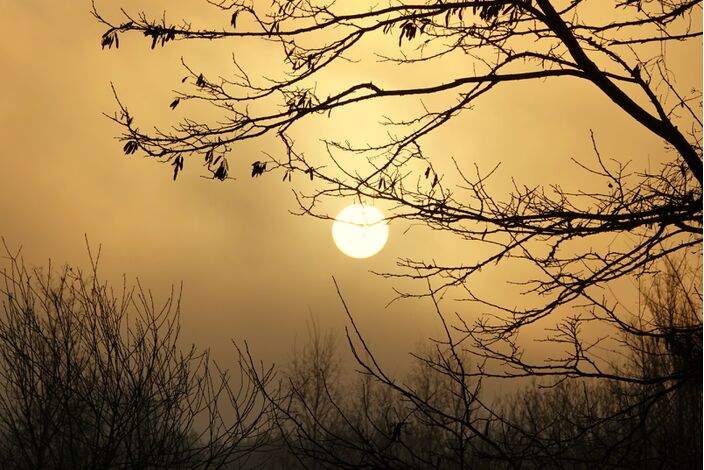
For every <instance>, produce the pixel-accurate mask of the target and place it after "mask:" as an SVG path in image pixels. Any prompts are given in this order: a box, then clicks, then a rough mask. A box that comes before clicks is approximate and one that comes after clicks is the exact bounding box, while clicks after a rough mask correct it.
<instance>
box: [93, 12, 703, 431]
mask: <svg viewBox="0 0 704 470" xmlns="http://www.w3.org/2000/svg"><path fill="white" fill-rule="evenodd" d="M208 3H209V4H210V5H212V6H213V8H216V9H220V10H222V13H223V16H224V18H225V20H226V21H227V22H228V23H229V24H228V25H227V26H222V27H220V26H217V27H208V26H207V25H201V26H194V25H192V24H191V23H190V22H189V21H187V20H184V21H181V22H178V23H172V22H168V21H167V20H166V17H165V16H164V17H162V18H161V19H152V18H151V17H149V16H148V15H146V14H144V13H131V12H127V11H123V12H122V15H123V17H122V18H107V17H106V16H105V15H102V14H101V12H100V11H99V8H97V7H96V6H94V11H93V13H94V15H95V17H96V18H97V19H98V21H100V22H102V23H103V24H104V25H105V26H106V27H107V30H106V32H105V34H104V35H103V36H102V38H101V44H102V45H103V47H107V48H111V47H112V46H116V47H117V46H118V44H119V40H120V38H122V37H123V36H125V35H129V34H130V33H142V34H143V35H144V36H146V37H147V38H148V40H149V41H150V42H151V46H152V48H154V47H156V46H167V45H170V44H171V42H173V41H175V40H201V39H203V40H210V41H216V40H222V41H231V43H232V44H233V48H234V55H233V63H232V66H231V70H230V71H229V73H228V72H227V71H223V76H222V77H218V78H214V77H212V76H206V74H203V73H201V72H199V71H198V69H197V68H195V67H192V66H190V65H188V64H187V62H185V61H184V64H185V68H186V71H187V72H186V73H187V76H186V77H185V78H184V83H185V85H183V89H182V91H179V92H177V94H176V96H175V98H174V100H173V101H172V102H171V108H174V109H176V108H178V109H181V108H182V107H185V106H186V105H187V104H188V103H189V102H192V103H194V102H201V103H207V104H210V105H212V106H213V107H214V109H215V111H216V112H217V113H218V116H220V117H221V119H219V120H218V121H217V123H216V124H213V123H209V122H199V121H195V120H194V119H189V118H185V119H183V120H182V121H181V123H180V124H178V125H177V126H175V127H174V128H172V129H171V130H156V131H153V132H145V131H142V130H140V127H139V126H138V125H137V121H136V118H135V117H134V116H133V115H132V114H131V113H130V112H129V111H128V108H127V106H126V105H125V104H124V103H123V102H122V101H120V100H119V99H118V106H119V109H118V111H117V112H116V113H115V115H114V116H112V119H113V120H114V121H115V122H116V123H117V124H118V125H120V126H121V129H122V135H121V137H120V138H121V139H122V141H123V142H124V151H125V153H126V154H128V155H129V154H133V153H136V152H139V153H142V154H144V155H147V156H150V157H154V158H156V159H158V160H160V161H165V162H170V163H171V164H172V165H173V175H174V178H176V176H177V175H178V173H179V172H180V171H181V170H182V169H183V167H184V163H185V162H186V161H187V160H188V161H191V160H196V161H198V160H200V161H202V162H204V164H205V167H206V168H207V170H209V171H210V174H211V175H212V177H213V178H214V179H219V180H224V179H227V178H228V175H229V173H228V172H229V166H228V158H234V157H233V156H235V155H238V146H239V145H242V144H243V143H244V142H246V141H249V140H251V139H259V138H264V137H266V136H273V137H276V138H277V139H278V141H279V142H280V145H281V148H280V152H279V153H277V154H274V155H271V156H267V157H266V158H264V157H263V158H262V159H261V160H259V161H255V162H253V163H252V170H251V176H252V177H257V176H260V175H262V174H264V173H267V172H270V171H278V172H279V176H283V178H284V180H291V179H292V175H295V174H301V175H304V176H305V177H307V178H310V179H311V180H313V182H314V183H313V184H314V185H315V189H313V190H312V192H306V193H303V192H301V191H297V193H296V195H297V201H298V203H299V204H300V207H301V211H302V212H303V213H306V214H311V215H313V216H317V217H324V218H325V217H328V215H327V214H325V212H324V207H325V206H324V204H323V203H324V201H325V200H326V199H328V198H339V197H354V198H358V199H362V200H375V201H382V202H383V203H386V204H388V206H389V207H391V208H392V210H393V212H392V215H391V216H390V218H394V219H405V220H408V221H416V222H420V223H422V224H425V225H427V226H428V227H430V228H433V229H437V230H440V231H445V232H448V233H450V234H453V235H455V236H456V237H458V238H460V239H462V240H464V241H466V243H468V244H481V245H483V249H482V250H477V251H479V252H480V253H486V255H484V256H483V257H481V258H479V259H478V260H476V261H475V260H468V259H463V257H462V256H460V255H458V256H457V258H456V260H454V261H451V262H448V263H440V262H437V261H435V260H432V259H430V260H428V259H416V258H414V257H413V254H410V255H409V257H406V258H402V259H401V260H399V265H400V270H399V271H397V272H393V273H385V275H387V276H390V277H407V278H412V279H417V280H421V281H425V282H422V283H421V285H422V286H423V287H422V290H421V291H419V292H404V293H401V294H400V295H401V296H402V297H414V296H429V297H430V298H432V299H433V300H436V299H440V298H441V297H442V295H443V293H444V292H445V291H446V290H447V289H454V292H459V293H460V294H461V295H462V296H463V298H464V299H465V300H468V301H470V302H471V305H473V306H474V308H473V310H474V311H473V317H472V320H467V319H466V317H465V316H463V315H458V316H457V317H456V318H455V319H453V320H452V321H451V322H447V323H443V324H445V325H446V326H447V330H448V332H449V333H448V338H447V340H446V347H447V348H448V349H447V350H448V351H450V350H452V348H455V349H456V350H457V351H458V353H459V352H461V351H466V352H467V353H469V354H471V355H472V357H473V358H474V363H475V364H476V365H477V366H479V365H480V366H481V367H479V368H474V369H472V370H469V369H467V370H463V371H460V372H457V371H454V369H448V373H450V372H452V375H450V377H456V379H461V380H470V379H471V380H474V379H478V378H480V377H492V376H494V377H501V378H514V377H544V378H548V379H549V378H551V377H553V378H557V379H560V378H577V377H581V378H585V379H604V380H608V381H616V382H618V383H621V384H622V385H623V386H626V385H628V384H635V385H639V386H664V387H668V386H669V385H668V384H671V383H673V382H677V383H681V382H682V381H686V380H689V378H690V377H691V376H693V374H694V373H693V370H694V369H691V368H687V367H685V368H666V369H662V370H661V371H659V372H657V371H654V372H656V373H655V374H654V375H643V374H642V373H641V372H642V371H638V370H637V369H635V368H617V367H614V366H613V364H612V361H610V360H608V358H607V359H606V360H604V357H603V355H604V350H607V351H611V353H619V351H621V349H620V348H621V347H622V346H620V345H618V344H616V345H614V344H613V342H614V339H620V338H623V336H622V335H623V334H625V335H626V337H629V338H660V339H661V341H667V342H668V343H667V344H669V345H670V346H669V347H670V348H679V347H681V344H680V339H681V335H679V333H677V332H673V333H671V334H670V333H668V334H670V336H667V335H666V334H665V333H664V332H663V330H658V329H657V327H654V326H653V325H654V324H653V323H648V322H650V321H651V320H650V319H649V320H648V322H646V323H643V322H640V321H639V319H638V318H637V315H635V316H634V315H633V313H632V312H631V311H629V310H628V309H627V308H626V307H625V306H624V304H625V302H621V301H620V300H619V299H618V296H615V295H608V292H609V289H610V286H612V285H613V284H615V283H618V282H620V281H623V280H624V279H633V280H637V279H642V280H643V282H647V279H648V277H649V276H652V275H653V273H655V272H657V270H658V269H659V268H660V267H661V266H662V264H661V263H662V262H663V260H665V259H667V258H668V257H672V256H674V257H675V258H676V257H687V256H693V257H695V258H697V257H700V256H701V239H702V236H701V235H702V149H701V133H702V121H701V91H700V90H698V89H693V90H685V89H682V88H681V87H680V86H679V85H678V84H677V77H676V76H675V75H674V73H673V72H672V70H673V69H675V66H676V65H677V66H682V64H675V63H673V62H672V61H673V60H674V59H673V57H671V56H670V55H669V54H667V53H666V50H667V47H668V45H670V44H675V43H677V44H690V45H691V47H693V48H697V47H698V44H699V43H700V41H701V35H702V33H701V28H700V25H701V14H702V13H701V2H699V1H696V0H653V1H641V0H633V1H631V0H624V1H620V2H611V3H609V4H604V3H603V2H602V3H595V2H587V1H584V0H572V1H557V0H481V1H452V2H450V1H435V0H427V1H421V2H418V3H410V2H388V3H369V4H367V3H355V4H354V6H350V4H349V3H344V4H343V3H342V2H331V1H325V0H323V1H320V2H314V1H312V0H296V1H288V0H275V1H274V2H273V5H272V6H270V7H269V6H261V4H257V3H255V2H251V3H250V2H246V1H245V0H219V1H216V0H212V1H209V2H208ZM239 41H260V42H261V43H266V44H267V45H273V46H277V47H278V50H279V52H280V57H281V58H282V62H281V67H280V68H279V69H278V70H272V72H271V73H272V75H270V76H268V77H260V76H258V75H253V74H252V73H251V72H250V71H248V70H247V69H246V67H244V66H242V65H241V61H238V49H237V48H238V47H239V44H242V42H239ZM375 41H376V42H375ZM370 44H374V47H376V48H377V49H376V50H371V51H369V50H368V49H367V48H369V45H370ZM697 50H699V49H697ZM379 59H380V61H381V64H377V63H376V62H377V61H379ZM450 59H452V60H454V61H456V62H455V63H461V64H463V67H461V68H452V67H450V68H448V67H443V64H447V63H448V62H446V61H448V60H450ZM347 61H355V65H354V67H356V69H357V70H359V71H360V75H361V76H362V77H364V78H362V79H360V80H359V81H357V82H356V83H352V84H348V83H341V84H337V83H334V82H331V81H330V80H329V79H326V73H327V72H328V71H330V70H335V67H337V66H339V65H340V64H341V63H347ZM372 62H374V67H383V66H387V67H399V66H402V67H404V70H409V71H413V70H414V67H419V68H420V67H432V66H433V65H434V64H438V66H437V67H436V70H440V71H444V72H436V73H435V74H434V75H433V77H432V78H429V79H428V80H432V81H433V82H431V83H420V84H419V81H417V80H413V74H412V73H408V74H406V75H405V76H404V77H405V78H406V79H407V81H406V82H405V83H406V84H405V85H399V86H398V87H394V88H391V87H387V86H383V85H382V84H381V82H380V81H379V78H378V77H375V75H374V73H373V72H372V71H371V69H372V67H371V65H372ZM367 65H369V66H370V67H369V68H366V66H367ZM468 70H471V72H469V73H467V72H466V71H468ZM365 74H368V76H365ZM564 77H570V78H571V79H576V80H580V81H582V82H583V83H586V84H587V85H589V86H591V87H593V89H594V90H596V91H598V92H599V93H601V94H603V96H605V97H606V98H608V100H609V101H610V102H611V103H613V106H614V107H615V109H617V110H620V111H622V113H623V119H624V120H633V121H635V122H637V123H638V124H639V125H640V126H641V127H642V129H643V131H644V132H646V133H650V134H652V135H653V136H655V137H657V138H658V139H660V141H661V142H662V144H663V150H662V154H663V163H662V164H661V165H660V166H658V167H657V168H655V169H652V168H647V165H646V164H645V163H643V162H636V164H635V167H636V168H634V169H631V168H632V167H633V166H634V164H633V162H627V161H620V160H617V159H610V158H606V157H605V156H602V154H601V151H600V149H599V146H598V145H597V144H598V141H597V139H596V138H595V137H594V135H593V134H592V136H591V142H589V141H587V145H588V146H590V147H591V151H593V154H594V161H593V162H592V163H589V162H577V161H575V165H576V168H577V169H580V170H581V171H583V172H584V174H585V176H588V177H590V178H593V179H595V180H596V181H599V184H600V186H599V187H601V188H603V190H592V191H587V190H584V189H583V188H573V189H567V188H563V187H562V185H561V184H560V181H554V182H546V183H544V184H542V185H538V186H526V185H522V184H521V183H520V181H515V180H512V182H511V189H510V190H508V191H505V192H503V193H502V192H497V191H496V190H495V189H494V188H495V187H497V186H499V187H500V185H497V184H495V183H497V182H496V181H495V180H496V178H497V176H496V173H495V172H494V169H491V168H490V169H481V168H478V167H472V166H471V165H470V164H468V163H467V162H465V161H463V159H462V157H461V156H460V157H459V158H458V159H456V160H455V161H454V164H455V167H454V171H453V172H451V173H450V172H443V171H441V170H440V168H441V167H442V165H440V164H438V156H437V155H435V156H434V155H431V154H428V153H427V152H426V151H425V148H426V147H427V145H426V142H427V140H428V138H429V137H430V136H431V135H432V133H433V132H434V131H436V130H438V129H441V128H443V127H444V126H445V125H446V124H447V123H448V122H450V121H451V120H454V119H457V117H458V116H460V115H462V114H463V113H464V112H465V111H466V110H467V109H469V108H471V107H475V108H476V110H477V111H478V112H481V103H482V98H483V97H484V96H486V95H487V94H490V93H491V94H496V93H501V90H503V89H506V88H508V87H509V86H511V85H512V84H518V83H522V82H530V81H535V80H546V81H548V83H550V82H552V81H553V80H560V79H562V78H564ZM436 97H440V98H443V99H439V98H438V99H435V98H436ZM392 99H393V100H400V99H405V100H407V101H409V102H417V101H420V100H424V101H421V102H422V103H423V104H424V106H423V108H422V109H423V111H421V112H420V113H419V114H416V115H409V116H404V117H403V118H401V119H395V120H392V119H388V120H386V121H384V122H383V124H384V125H385V126H387V128H388V129H389V131H388V133H387V134H386V138H385V139H383V140H381V141H375V142H364V143H357V144H355V143H350V142H348V141H336V140H333V139H326V140H324V148H325V150H326V154H325V158H322V159H321V158H315V157H313V156H310V155H308V154H306V153H305V152H304V151H302V150H301V145H300V144H299V143H297V142H296V139H295V135H296V134H295V126H302V125H305V123H306V122H314V120H316V119H322V118H323V117H324V116H326V115H327V116H329V117H330V118H331V119H333V118H334V115H336V113H338V111H342V110H344V109H350V108H351V107H353V106H357V105H361V104H364V103H375V102H379V103H385V102H388V100H392ZM425 103H430V104H425ZM443 103H444V104H443ZM448 103H449V104H448ZM586 132H587V130H586V129H585V134H586ZM548 137H549V136H546V138H548ZM348 157H354V158H348ZM538 158H539V157H537V156H536V161H538ZM360 160H362V161H365V162H366V164H365V165H361V164H359V161H360ZM511 263H521V264H523V265H528V266H531V267H532V270H531V271H530V272H531V274H530V275H529V277H526V278H520V279H515V281H516V283H517V284H518V285H519V286H521V289H522V291H521V292H522V293H523V294H525V295H524V296H523V299H525V302H524V303H523V304H522V305H517V304H516V303H515V302H514V300H513V299H511V300H508V301H506V302H504V300H505V299H498V300H497V299H493V298H491V297H489V296H488V295H487V294H486V293H483V292H478V291H476V290H475V289H473V287H472V285H471V283H470V280H472V279H474V276H476V274H477V273H478V272H479V271H480V270H484V271H486V270H490V269H500V268H501V267H502V266H511ZM497 267H498V268H497ZM426 282H427V283H426ZM426 287H427V289H426ZM613 290H616V288H613ZM605 292H606V294H605ZM438 310H439V309H438ZM575 312H576V313H575ZM477 313H480V314H477ZM443 321H444V320H443ZM536 325H539V326H542V327H543V328H542V330H543V331H545V332H546V333H545V335H544V337H543V339H544V340H545V341H547V342H549V343H550V344H552V345H554V346H555V347H556V348H558V350H559V352H558V353H557V355H555V356H551V357H549V358H547V359H546V358H544V357H543V358H538V359H535V358H531V357H529V356H528V355H526V354H525V352H526V343H524V342H519V340H518V338H519V336H521V337H523V336H525V335H526V330H528V329H530V328H531V327H532V326H536ZM593 325H599V327H598V328H597V327H594V326H593ZM687 328H689V329H690V330H691V329H701V316H699V318H698V320H696V321H695V322H694V323H692V324H689V326H688V327H687ZM594 331H599V332H600V333H599V334H598V335H597V336H595V335H594ZM677 331H679V330H677ZM666 338H668V339H667V340H666ZM688 338H690V337H688ZM691 338H692V341H695V342H696V341H699V344H701V339H698V338H697V337H691ZM358 339H359V340H360V341H362V338H361V336H360V337H359V338H358ZM609 341H611V342H612V344H609ZM362 344H363V343H362ZM453 345H454V346H453ZM358 346H359V345H358ZM685 346H686V345H685ZM690 349H691V350H695V349H696V348H694V349H692V348H690ZM678 360H681V359H678ZM460 362H462V361H460ZM372 365H373V363H372ZM457 367H459V365H458V366H457ZM683 367H684V366H683ZM370 370H371V371H374V373H375V374H376V375H377V376H380V377H382V378H383V374H382V371H381V370H377V369H375V368H374V367H371V366H370ZM694 375H696V374H694ZM384 380H385V382H384V383H386V384H387V385H388V386H391V385H392V384H393V383H394V382H393V381H392V380H390V379H389V378H386V379H384ZM658 384H659V385H658ZM464 390H471V387H468V386H465V388H464ZM398 391H399V393H401V390H398ZM487 412H488V411H487ZM463 425H467V424H466V423H465V424H463ZM472 432H474V431H472ZM474 435H476V436H479V437H481V436H482V435H484V433H482V432H479V433H477V432H474ZM487 444H488V445H491V443H490V442H488V441H487Z"/></svg>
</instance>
